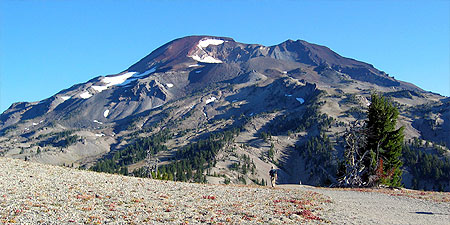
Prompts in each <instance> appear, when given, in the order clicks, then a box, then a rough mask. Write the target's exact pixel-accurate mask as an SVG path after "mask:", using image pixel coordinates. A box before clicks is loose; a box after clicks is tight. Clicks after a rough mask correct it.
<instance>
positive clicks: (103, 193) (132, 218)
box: [0, 157, 450, 224]
mask: <svg viewBox="0 0 450 225" xmlns="http://www.w3.org/2000/svg"><path fill="white" fill-rule="evenodd" d="M0 171H2V179H0V190H2V192H1V196H0V221H1V222H2V223H6V224H9V223H19V224H30V223H31V224H36V223H44V224H79V223H89V224H97V223H114V224H116V223H117V224H122V223H133V224H142V223H148V224H167V223H169V224H193V223H194V224H195V223H218V224H261V223H263V224H280V223H286V224H299V223H302V224H304V223H306V224H446V223H447V222H448V219H449V211H450V204H449V201H450V195H449V194H448V193H433V192H413V191H408V190H401V191H400V190H398V191H392V190H373V191H371V192H367V191H370V190H365V192H361V190H333V189H319V188H312V187H308V186H299V185H290V186H282V187H278V188H275V189H273V188H266V187H256V186H253V187H249V186H236V185H205V184H193V183H184V182H172V181H158V180H151V179H143V178H133V177H125V176H119V175H111V174H104V173H95V172H89V171H81V170H75V169H69V168H64V167H56V166H50V165H42V164H37V163H29V162H24V161H22V160H16V159H9V158H4V157H0Z"/></svg>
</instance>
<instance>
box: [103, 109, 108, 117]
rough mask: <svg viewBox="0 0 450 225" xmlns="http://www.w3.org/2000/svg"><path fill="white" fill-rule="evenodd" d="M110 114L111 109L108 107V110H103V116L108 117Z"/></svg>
mask: <svg viewBox="0 0 450 225" xmlns="http://www.w3.org/2000/svg"><path fill="white" fill-rule="evenodd" d="M108 115H109V109H107V110H105V111H104V112H103V116H104V117H105V118H106V117H108Z"/></svg>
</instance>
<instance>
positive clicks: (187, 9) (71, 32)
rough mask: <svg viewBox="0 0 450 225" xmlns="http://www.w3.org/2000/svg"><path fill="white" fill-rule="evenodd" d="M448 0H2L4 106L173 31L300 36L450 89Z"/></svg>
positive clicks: (278, 38) (123, 60)
mask: <svg viewBox="0 0 450 225" xmlns="http://www.w3.org/2000/svg"><path fill="white" fill-rule="evenodd" d="M449 12H450V1H438V0H435V1H433V0H430V1H395V2H393V1H350V0H349V1H293V0H292V1H267V0H258V1H256V0H255V1H245V2H243V1H237V0H223V1H219V0H205V1H193V0H191V1H175V0H173V1H169V0H162V1H156V0H155V1H151V0H140V1H139V0H134V1H117V0H116V1H112V0H110V1H83V0H76V1H75V0H73V1H68V0H66V1H63V0H59V1H57V0H53V1H52V0H46V1H44V0H43V1H12V0H2V1H0V112H2V111H4V110H6V109H7V108H8V107H9V106H10V105H11V103H13V102H17V101H38V100H42V99H44V98H47V97H50V96H51V95H53V94H55V93H57V92H58V91H60V90H62V89H64V88H68V87H70V86H72V85H74V84H76V83H81V82H85V81H87V80H89V79H91V78H93V77H96V76H99V75H108V74H115V73H118V72H121V71H123V70H124V69H126V68H127V67H128V66H130V65H131V64H133V63H134V62H136V61H138V60H139V59H141V58H142V57H144V56H145V55H147V54H149V53H150V52H151V51H152V50H154V49H156V48H157V47H159V46H161V45H162V44H164V43H166V42H168V41H171V40H173V39H175V38H179V37H183V36H187V35H194V34H207V35H216V36H228V37H232V38H234V39H235V40H236V41H239V42H244V43H259V44H263V45H275V44H278V43H281V42H283V41H285V40H287V39H293V40H297V39H302V40H306V41H309V42H312V43H316V44H320V45H325V46H328V47H330V48H331V49H332V50H334V51H336V52H337V53H339V54H341V55H343V56H346V57H350V58H355V59H358V60H361V61H364V62H368V63H370V64H373V65H374V66H375V67H376V68H378V69H380V70H383V71H385V72H387V73H389V74H390V75H391V76H392V75H393V76H395V78H397V79H400V80H403V81H408V82H411V83H414V84H416V85H418V86H419V87H421V88H423V89H425V90H429V91H433V92H437V93H440V94H442V95H445V96H449V95H450V71H449V70H450V65H449V61H450V59H449V57H450V35H449V29H450V15H449Z"/></svg>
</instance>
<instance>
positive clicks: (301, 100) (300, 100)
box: [295, 98, 305, 104]
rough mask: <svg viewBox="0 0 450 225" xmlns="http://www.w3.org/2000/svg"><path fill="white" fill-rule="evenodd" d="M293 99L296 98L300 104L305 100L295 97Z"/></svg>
mask: <svg viewBox="0 0 450 225" xmlns="http://www.w3.org/2000/svg"><path fill="white" fill-rule="evenodd" d="M295 99H297V101H299V102H300V104H303V103H304V102H305V99H303V98H295Z"/></svg>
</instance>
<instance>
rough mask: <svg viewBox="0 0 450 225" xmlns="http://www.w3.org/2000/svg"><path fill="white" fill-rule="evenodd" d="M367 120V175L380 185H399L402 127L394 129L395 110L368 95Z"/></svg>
mask: <svg viewBox="0 0 450 225" xmlns="http://www.w3.org/2000/svg"><path fill="white" fill-rule="evenodd" d="M371 101H372V102H371V104H370V106H369V112H368V115H367V117H368V120H367V129H368V130H367V147H366V148H365V151H370V154H369V155H370V157H368V158H367V160H366V161H365V165H366V167H367V168H369V174H372V175H374V174H376V175H378V179H379V181H380V182H381V183H383V184H386V185H389V186H395V187H397V186H400V185H401V176H402V171H401V166H402V161H401V156H402V143H403V138H404V134H403V130H404V127H400V128H399V129H395V128H396V123H397V117H398V114H399V113H398V110H397V108H396V107H394V106H393V105H392V104H391V103H390V102H389V101H388V100H387V99H385V98H384V97H383V96H378V95H377V94H372V96H371Z"/></svg>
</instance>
